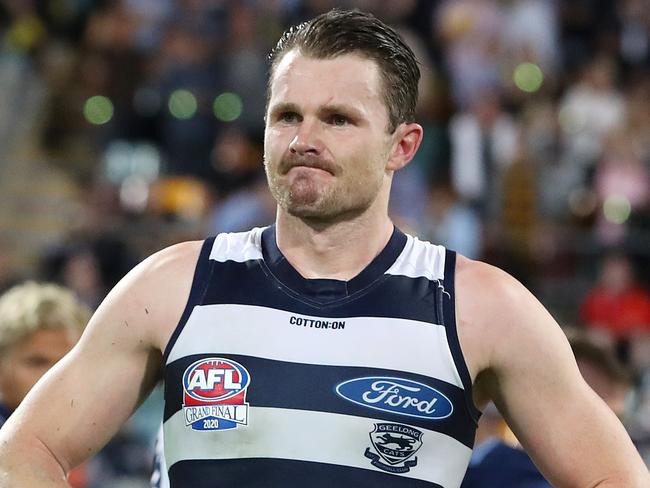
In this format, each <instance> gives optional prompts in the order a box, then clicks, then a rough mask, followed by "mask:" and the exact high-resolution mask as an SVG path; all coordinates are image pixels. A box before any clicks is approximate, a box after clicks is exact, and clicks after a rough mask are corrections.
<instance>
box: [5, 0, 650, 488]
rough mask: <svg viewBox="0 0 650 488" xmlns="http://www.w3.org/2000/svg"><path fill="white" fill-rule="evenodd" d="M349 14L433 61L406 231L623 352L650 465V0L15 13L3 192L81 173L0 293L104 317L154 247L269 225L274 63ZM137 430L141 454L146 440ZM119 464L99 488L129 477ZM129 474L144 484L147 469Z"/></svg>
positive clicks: (402, 221)
mask: <svg viewBox="0 0 650 488" xmlns="http://www.w3.org/2000/svg"><path fill="white" fill-rule="evenodd" d="M336 6H338V7H358V8H360V9H362V10H367V11H370V12H373V13H374V14H375V15H376V16H378V17H379V18H381V19H382V20H384V21H387V22H388V23H390V24H391V25H393V26H395V27H396V28H397V29H398V30H399V31H400V32H401V33H402V34H403V36H404V37H405V39H406V40H407V42H408V43H409V44H410V46H411V47H412V48H413V50H414V52H415V53H416V54H417V56H418V58H419V61H420V62H421V71H422V80H421V84H420V92H421V96H420V102H419V107H418V121H419V122H420V123H421V124H422V125H423V126H424V128H425V138H424V141H423V143H422V146H421V148H420V151H419V153H418V155H417V156H416V159H415V160H414V161H413V162H412V164H411V165H409V166H408V167H407V168H406V169H404V170H403V171H402V172H400V173H399V174H397V175H396V177H395V180H394V188H393V193H394V194H393V200H392V208H391V214H392V216H393V218H394V220H395V222H396V223H397V225H398V226H399V227H401V228H402V229H403V230H405V231H408V232H411V233H415V234H417V235H419V236H420V237H422V238H425V239H428V240H431V241H432V242H436V243H441V244H444V245H447V246H449V247H450V248H453V249H456V250H458V251H459V252H462V253H463V254H465V255H467V256H469V257H472V258H480V259H484V260H487V261H488V262H490V263H493V264H496V265H498V266H501V267H502V268H504V269H506V270H507V271H509V272H510V273H512V274H513V275H514V276H515V277H517V278H518V279H519V280H521V281H522V282H523V283H524V284H526V286H528V287H529V288H530V289H531V290H532V291H533V292H534V293H535V294H536V295H537V296H538V297H539V298H540V299H541V301H542V302H543V303H544V304H545V305H546V306H547V307H548V308H550V310H551V311H552V312H553V314H554V315H555V316H556V318H557V319H558V320H559V321H560V323H561V325H563V326H565V327H567V328H580V329H583V331H584V332H585V333H587V334H588V335H589V336H590V337H591V338H592V339H593V340H594V341H596V342H597V343H598V344H600V345H601V346H603V347H606V348H608V349H609V350H611V351H613V352H614V353H615V354H616V356H617V358H618V359H619V360H620V361H621V362H622V363H623V365H624V366H625V367H626V368H627V369H628V370H629V372H630V375H631V377H632V378H633V388H632V390H631V391H632V392H631V393H630V394H629V395H628V401H627V405H626V417H625V418H626V425H627V427H628V429H629V431H630V433H631V435H632V436H633V438H634V440H635V441H636V442H637V445H638V446H639V449H640V450H641V452H642V454H643V455H644V456H645V459H646V461H647V462H650V279H649V276H650V137H649V136H648V134H650V4H649V3H648V2H647V1H646V0H619V1H615V0H575V1H571V2H561V1H559V0H400V1H399V2H398V1H390V0H388V1H386V0H341V1H332V0H104V1H101V0H0V180H1V181H2V182H3V183H2V184H4V185H5V187H2V188H8V187H9V185H11V182H12V174H14V173H16V172H17V171H19V170H18V169H17V168H27V167H29V168H33V171H34V173H33V178H34V181H36V179H37V177H36V175H37V174H38V172H41V173H42V172H43V171H46V172H48V173H47V174H48V175H49V174H50V173H49V172H50V171H51V172H53V174H56V175H57V179H58V180H60V179H64V180H65V182H66V185H65V188H66V194H65V198H66V204H65V205H63V206H62V208H61V209H60V213H63V214H64V218H63V220H62V224H61V225H58V229H57V230H58V232H57V233H51V234H50V235H49V237H48V234H47V232H46V230H47V229H48V227H47V226H43V229H44V231H43V232H41V233H39V237H42V239H41V240H38V241H37V242H38V245H37V246H35V249H36V252H32V253H31V254H33V255H31V254H30V255H29V256H28V257H27V258H25V244H24V242H22V241H21V238H20V237H19V234H18V233H12V232H11V229H16V228H18V227H17V224H15V223H14V224H11V225H13V227H11V226H10V224H6V226H7V229H2V228H0V291H4V290H6V289H8V288H9V287H10V286H11V285H13V284H16V283H19V282H22V281H23V280H25V279H38V280H42V281H50V282H56V283H60V284H62V285H65V286H66V287H67V288H69V289H71V290H73V291H74V293H75V294H76V295H77V297H78V298H79V299H80V300H81V301H83V302H84V303H85V304H86V305H87V306H89V307H91V308H92V307H95V306H96V305H97V304H98V303H99V302H100V301H101V300H102V298H103V297H104V295H105V293H106V292H107V290H108V289H110V288H111V287H112V286H113V285H114V284H115V283H116V282H117V280H119V279H120V277H121V276H123V275H124V273H126V271H128V270H129V269H130V268H131V267H132V266H133V265H134V264H135V263H136V262H138V261H139V260H140V259H142V258H143V257H144V256H146V255H148V254H149V253H151V252H153V251H156V250H158V249H160V248H162V247H164V246H166V245H169V244H171V243H173V242H177V241H180V240H184V239H190V238H203V237H205V236H207V235H211V234H215V233H218V232H224V231H239V230H244V229H247V228H250V227H252V226H258V225H267V224H269V223H271V222H272V221H273V218H274V214H275V204H274V202H273V200H272V198H271V197H270V195H269V193H268V191H267V189H266V184H265V179H264V171H263V165H262V140H263V130H264V109H265V102H266V75H267V62H266V55H267V53H268V52H269V50H270V49H271V47H272V46H273V45H274V43H275V42H276V41H277V39H278V38H279V36H280V34H281V33H282V31H283V30H284V29H285V28H287V27H288V26H290V25H293V24H295V23H298V22H300V21H302V20H306V19H308V18H310V17H312V16H314V15H315V14H318V13H321V12H323V11H326V10H329V9H330V8H332V7H336ZM352 75H353V74H351V76H352ZM31 178H32V176H30V177H28V180H31ZM34 184H35V183H34ZM2 188H0V192H1V191H2ZM57 188H58V187H57ZM30 191H32V190H30V188H29V185H27V187H26V188H25V191H24V192H22V193H24V195H23V194H21V195H20V197H21V202H23V200H22V199H25V200H24V202H31V200H29V198H30ZM52 191H54V190H52ZM31 197H32V198H36V199H37V198H38V195H31ZM34 205H36V204H35V203H34V204H33V205H32V204H31V203H25V204H21V206H20V208H19V209H18V210H17V212H18V215H17V217H18V219H19V220H20V221H27V222H29V219H30V218H31V216H30V215H29V213H30V211H32V212H33V209H34V208H35V207H34ZM47 210H48V212H51V211H54V210H56V209H54V210H53V209H47ZM48 215H49V214H48ZM2 222H10V220H7V219H5V220H2V219H0V223H2ZM62 229H63V231H61V230H62ZM14 256H20V257H21V258H20V259H18V258H16V259H14ZM154 427H155V426H154ZM131 430H132V432H131V433H130V434H129V433H127V434H128V435H127V434H125V436H126V437H129V435H131V434H133V432H137V435H135V434H133V435H131V437H130V438H135V439H136V441H137V442H136V441H125V442H126V444H128V445H129V446H130V449H131V450H133V445H134V443H135V444H138V442H140V445H142V446H147V445H148V444H147V442H148V441H149V439H148V438H147V435H149V434H150V433H151V429H149V428H148V427H144V428H143V427H141V428H133V429H131ZM134 436H135V437H134ZM129 442H130V444H129ZM109 447H110V446H109ZM114 451H115V452H117V453H118V454H115V453H113V454H112V455H111V454H110V453H109V454H106V455H105V458H104V461H102V463H103V464H101V465H100V466H99V467H98V468H97V472H98V473H101V474H97V475H96V476H95V478H94V479H93V478H92V476H91V477H90V478H89V481H88V485H87V486H88V487H89V488H99V487H103V486H117V485H116V484H115V482H114V481H113V482H112V484H111V482H108V484H106V483H107V482H106V481H105V480H106V479H108V477H107V475H106V472H108V471H111V470H113V471H114V472H116V473H117V474H115V476H118V475H120V473H119V469H120V468H119V464H120V454H119V449H118V448H115V449H114ZM127 451H128V449H127ZM128 452H131V451H128ZM122 456H124V454H122ZM130 456H131V457H130V459H131V460H133V459H136V457H134V456H133V455H130ZM128 457H129V456H127V458H128ZM145 457H146V456H145ZM115 459H117V461H116V460H115ZM111 463H112V464H111ZM132 464H133V463H132ZM115 466H118V467H117V468H116V467H115ZM129 469H130V470H131V471H130V472H129V473H126V474H127V475H128V476H130V477H131V478H130V479H131V480H132V483H134V484H133V485H132V486H140V485H138V484H137V483H138V479H140V478H139V477H142V478H144V477H146V474H145V472H146V470H147V469H148V467H147V466H146V462H144V461H143V462H142V463H141V464H140V465H138V466H130V467H129ZM102 470H103V471H102ZM91 474H92V473H91ZM113 479H114V478H113ZM125 486H127V485H125Z"/></svg>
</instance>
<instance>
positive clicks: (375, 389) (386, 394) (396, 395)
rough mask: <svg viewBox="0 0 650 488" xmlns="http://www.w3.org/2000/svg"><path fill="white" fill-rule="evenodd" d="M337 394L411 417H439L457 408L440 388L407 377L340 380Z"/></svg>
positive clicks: (359, 402) (364, 404)
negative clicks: (406, 378) (436, 388)
mask: <svg viewBox="0 0 650 488" xmlns="http://www.w3.org/2000/svg"><path fill="white" fill-rule="evenodd" d="M336 393H337V394H338V395H339V396H341V397H343V398H345V399H346V400H348V401H350V402H352V403H356V404H357V405H361V406H363V407H368V408H374V409H375V410H381V411H383V412H389V413H396V414H398V415H408V416H409V417H419V418H423V419H436V420H438V419H444V418H446V417H449V416H450V415H451V413H452V412H453V411H454V406H453V405H452V403H451V401H450V400H449V398H447V397H446V396H445V395H443V394H442V393H440V392H439V391H438V390H435V389H434V388H431V387H430V386H427V385H423V384H422V383H418V382H417V381H411V380H405V379H403V378H387V377H381V376H370V377H365V378H354V379H351V380H347V381H344V382H343V383H339V384H338V385H337V386H336Z"/></svg>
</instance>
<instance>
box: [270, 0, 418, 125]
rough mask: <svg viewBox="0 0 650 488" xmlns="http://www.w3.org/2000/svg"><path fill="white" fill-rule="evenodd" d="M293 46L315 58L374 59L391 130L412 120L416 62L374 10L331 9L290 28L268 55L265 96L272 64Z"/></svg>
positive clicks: (415, 97)
mask: <svg viewBox="0 0 650 488" xmlns="http://www.w3.org/2000/svg"><path fill="white" fill-rule="evenodd" d="M292 49H298V50H299V51H300V52H301V53H302V54H304V55H305V56H310V57H314V58H316V59H331V58H335V57H337V56H341V55H343V54H351V53H354V54H359V55H361V56H364V57H366V58H368V59H370V60H371V61H375V62H376V63H377V65H378V67H379V70H380V73H381V79H382V84H383V86H382V92H383V97H384V102H385V103H386V107H387V109H388V120H389V132H391V133H392V132H393V131H394V130H395V129H396V128H397V126H398V125H399V124H401V123H402V122H413V121H414V120H415V106H416V104H417V100H418V81H419V80H420V69H419V67H418V62H417V60H416V59H415V55H414V54H413V51H412V50H411V48H409V47H408V45H407V44H406V43H405V42H404V40H403V39H402V38H401V37H400V35H399V34H398V33H397V32H395V30H394V29H392V28H391V27H389V26H387V25H386V24H384V23H383V22H381V21H380V20H379V19H377V18H376V17H375V16H373V15H372V14H368V13H365V12H361V11H359V10H339V9H333V10H330V11H329V12H326V13H324V14H321V15H319V16H317V17H314V18H313V19H311V20H309V21H307V22H303V23H302V24H299V25H296V26H293V27H291V28H290V29H288V30H287V31H286V32H285V33H284V34H283V35H282V37H281V38H280V40H279V41H278V43H277V44H276V46H275V47H274V48H273V50H272V51H271V53H270V54H269V60H270V62H271V70H270V76H269V85H268V88H267V93H268V97H269V98H270V95H271V82H272V78H273V72H274V71H275V67H276V66H277V64H278V63H279V62H280V60H281V59H282V57H283V56H284V54H286V53H287V52H289V51H291V50H292Z"/></svg>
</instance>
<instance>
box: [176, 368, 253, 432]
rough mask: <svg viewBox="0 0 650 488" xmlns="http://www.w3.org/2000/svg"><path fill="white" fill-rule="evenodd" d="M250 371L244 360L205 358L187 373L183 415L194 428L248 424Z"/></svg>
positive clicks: (202, 428) (222, 427)
mask: <svg viewBox="0 0 650 488" xmlns="http://www.w3.org/2000/svg"><path fill="white" fill-rule="evenodd" d="M249 385H250V374H249V373H248V371H247V370H246V368H244V367H243V366H242V365H241V364H239V363H237V362H235V361H232V360H230V359H224V358H205V359H200V360H199V361H196V362H195V363H193V364H191V365H190V366H189V367H188V368H187V369H186V370H185V373H183V415H184V416H185V425H186V426H192V429H193V430H226V429H234V428H236V427H237V426H238V425H247V424H248V403H246V388H248V386H249Z"/></svg>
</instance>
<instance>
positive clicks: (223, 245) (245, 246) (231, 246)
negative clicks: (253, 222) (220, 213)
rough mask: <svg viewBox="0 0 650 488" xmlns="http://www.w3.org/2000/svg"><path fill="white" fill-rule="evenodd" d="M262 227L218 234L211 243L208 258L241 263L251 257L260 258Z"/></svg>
mask: <svg viewBox="0 0 650 488" xmlns="http://www.w3.org/2000/svg"><path fill="white" fill-rule="evenodd" d="M263 231H264V228H263V227H255V228H254V229H251V230H249V231H247V232H233V233H229V234H219V235H218V236H217V237H216V238H215V240H214V244H213V245H212V250H211V251H210V259H214V260H215V261H219V262H222V263H223V262H226V261H236V262H238V263H243V262H244V261H248V260H251V259H262V232H263Z"/></svg>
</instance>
